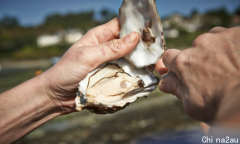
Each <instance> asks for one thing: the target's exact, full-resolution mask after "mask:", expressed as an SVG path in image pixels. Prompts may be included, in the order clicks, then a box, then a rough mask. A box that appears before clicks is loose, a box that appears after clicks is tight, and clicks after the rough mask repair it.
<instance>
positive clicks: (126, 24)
mask: <svg viewBox="0 0 240 144" xmlns="http://www.w3.org/2000/svg"><path fill="white" fill-rule="evenodd" d="M119 12H120V17H119V19H120V23H121V31H120V37H121V38H122V37H124V36H126V35H128V34H130V33H131V32H133V31H135V32H138V33H139V34H140V36H141V37H142V36H143V30H144V29H148V30H149V31H150V32H149V34H150V35H151V36H153V37H155V42H154V41H149V42H146V41H143V39H141V40H140V42H139V44H138V45H137V47H136V49H135V50H134V51H133V52H131V53H130V54H129V55H127V56H125V59H126V60H128V61H129V62H130V63H131V64H132V65H133V66H135V67H136V68H143V67H146V66H149V65H152V64H156V63H157V61H158V59H159V58H160V57H161V55H162V54H163V52H164V43H163V39H164V38H163V36H162V32H163V30H162V25H161V21H160V18H159V15H158V12H157V9H156V5H155V2H154V0H124V2H123V5H122V7H121V8H120V10H119Z"/></svg>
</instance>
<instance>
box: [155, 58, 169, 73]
mask: <svg viewBox="0 0 240 144" xmlns="http://www.w3.org/2000/svg"><path fill="white" fill-rule="evenodd" d="M155 70H156V71H157V72H158V73H159V74H161V75H163V74H165V73H167V72H168V69H167V68H166V67H165V65H164V63H163V61H162V59H159V60H158V62H157V64H156V65H155Z"/></svg>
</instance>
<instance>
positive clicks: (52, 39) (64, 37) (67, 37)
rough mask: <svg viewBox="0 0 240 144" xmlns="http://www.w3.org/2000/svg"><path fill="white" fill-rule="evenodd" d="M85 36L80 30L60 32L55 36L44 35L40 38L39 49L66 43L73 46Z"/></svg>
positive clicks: (38, 40) (38, 41)
mask: <svg viewBox="0 0 240 144" xmlns="http://www.w3.org/2000/svg"><path fill="white" fill-rule="evenodd" d="M82 36H83V33H82V32H81V31H80V30H78V29H70V30H68V31H58V32H55V33H54V34H52V35H50V34H43V35H40V36H38V38H37V45H38V47H39V48H44V47H48V46H51V45H55V44H59V43H61V42H66V43H68V44H73V43H75V42H76V41H78V40H79V39H80V38H81V37H82Z"/></svg>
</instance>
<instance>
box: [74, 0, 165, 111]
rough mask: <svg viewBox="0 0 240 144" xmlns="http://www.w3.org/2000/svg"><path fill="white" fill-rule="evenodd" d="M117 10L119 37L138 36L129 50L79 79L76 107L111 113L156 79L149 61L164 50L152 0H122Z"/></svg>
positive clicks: (148, 88) (154, 60)
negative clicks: (132, 33) (132, 34)
mask: <svg viewBox="0 0 240 144" xmlns="http://www.w3.org/2000/svg"><path fill="white" fill-rule="evenodd" d="M119 12H120V16H119V20H120V23H121V31H120V37H124V36H126V35H127V34H129V33H131V32H132V31H136V32H138V33H139V34H140V35H141V40H140V42H139V44H138V46H137V47H136V49H135V50H134V51H133V52H132V53H130V54H129V55H127V56H125V57H124V58H120V59H118V60H113V61H109V62H107V63H105V64H102V65H101V66H99V67H98V68H97V69H95V70H94V71H93V72H91V73H89V74H88V75H87V76H86V78H84V79H83V80H82V81H81V82H80V83H79V88H78V89H79V91H78V93H77V97H76V99H75V102H76V109H77V110H78V111H81V110H83V109H88V110H90V111H91V112H93V113H97V114H107V113H114V112H116V111H119V110H121V109H124V108H125V107H126V106H127V105H128V104H130V103H132V102H134V101H135V100H136V99H137V98H139V97H144V96H148V95H149V94H150V93H151V92H152V91H153V90H154V89H155V88H156V85H157V84H158V82H159V80H158V78H157V77H155V76H154V75H153V73H152V71H153V66H152V65H154V64H156V63H157V61H158V59H159V58H160V57H161V55H162V53H163V52H164V49H165V40H164V37H163V31H162V26H161V22H160V18H159V15H158V12H157V9H156V5H155V1H154V0H124V1H123V4H122V6H121V8H120V9H119Z"/></svg>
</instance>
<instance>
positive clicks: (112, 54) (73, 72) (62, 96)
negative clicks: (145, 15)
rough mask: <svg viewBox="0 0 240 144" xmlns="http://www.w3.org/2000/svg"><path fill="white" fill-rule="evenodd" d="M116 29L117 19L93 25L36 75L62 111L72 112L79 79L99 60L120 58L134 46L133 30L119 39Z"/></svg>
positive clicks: (136, 35) (118, 27) (136, 36)
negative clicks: (54, 61)
mask: <svg viewBox="0 0 240 144" xmlns="http://www.w3.org/2000/svg"><path fill="white" fill-rule="evenodd" d="M119 30H120V26H119V22H118V19H117V18H116V19H113V20H112V21H110V22H109V23H107V24H104V25H101V26H98V27H96V28H93V29H92V30H90V31H89V32H87V34H86V35H84V36H83V37H82V38H81V39H80V40H79V41H78V42H76V43H75V44H74V45H73V46H72V47H71V48H69V50H68V51H67V52H66V53H65V54H64V55H63V57H62V58H61V59H60V61H59V62H58V63H57V64H56V65H54V66H53V67H52V68H51V69H49V70H48V71H46V72H45V73H43V74H42V75H41V76H40V79H41V81H42V83H43V87H44V89H45V92H46V93H47V95H48V96H49V97H50V98H51V99H52V101H53V103H54V104H55V105H57V106H58V107H62V109H63V113H66V114H67V113H70V112H73V111H75V101H74V99H75V97H76V93H77V91H78V90H77V88H78V83H79V81H81V80H82V79H84V78H85V77H86V76H87V74H88V73H89V72H91V71H92V70H94V69H95V68H97V67H98V66H99V65H101V64H102V63H104V62H107V61H109V60H114V59H117V58H120V57H123V56H125V55H126V54H128V53H130V52H131V51H132V50H133V49H134V48H135V47H136V45H137V44H138V42H139V37H140V36H139V34H138V33H136V32H133V33H131V34H130V35H128V36H126V37H124V38H122V39H119Z"/></svg>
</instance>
